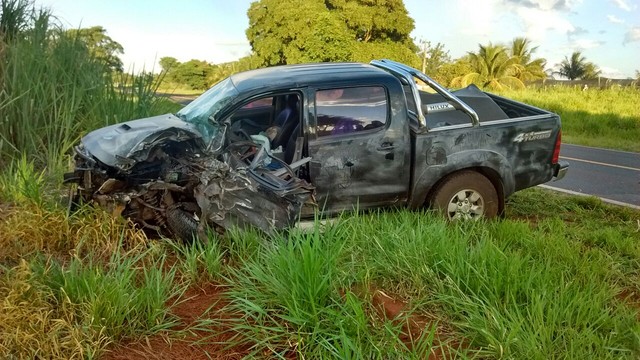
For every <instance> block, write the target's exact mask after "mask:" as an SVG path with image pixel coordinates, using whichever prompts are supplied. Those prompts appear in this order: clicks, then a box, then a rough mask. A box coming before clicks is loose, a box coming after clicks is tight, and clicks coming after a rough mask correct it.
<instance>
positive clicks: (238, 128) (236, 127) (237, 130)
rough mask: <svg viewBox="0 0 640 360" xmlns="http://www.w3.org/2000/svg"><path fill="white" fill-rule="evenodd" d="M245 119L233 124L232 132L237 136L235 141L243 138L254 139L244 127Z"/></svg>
mask: <svg viewBox="0 0 640 360" xmlns="http://www.w3.org/2000/svg"><path fill="white" fill-rule="evenodd" d="M243 121H244V119H241V120H238V121H236V122H234V123H233V124H232V125H231V132H232V133H233V135H234V137H235V138H236V139H233V142H235V141H242V140H247V141H252V139H251V136H250V135H249V134H248V133H247V132H246V131H245V130H244V129H243V128H242V122H243Z"/></svg>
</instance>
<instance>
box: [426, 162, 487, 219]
mask: <svg viewBox="0 0 640 360" xmlns="http://www.w3.org/2000/svg"><path fill="white" fill-rule="evenodd" d="M431 204H432V206H433V207H435V208H436V209H438V210H439V211H441V212H442V213H443V214H444V215H445V216H446V217H447V219H449V220H455V221H457V220H479V219H481V218H493V217H495V216H496V215H498V205H499V199H498V193H497V192H496V189H495V187H494V186H493V184H492V183H491V181H489V179H487V178H486V177H484V176H483V175H481V174H479V173H477V172H475V171H471V170H465V171H460V172H457V173H455V174H453V175H450V176H449V177H447V178H446V179H445V180H444V181H443V182H442V183H441V184H440V185H439V186H438V188H437V189H436V191H435V192H434V193H433V197H432V201H431Z"/></svg>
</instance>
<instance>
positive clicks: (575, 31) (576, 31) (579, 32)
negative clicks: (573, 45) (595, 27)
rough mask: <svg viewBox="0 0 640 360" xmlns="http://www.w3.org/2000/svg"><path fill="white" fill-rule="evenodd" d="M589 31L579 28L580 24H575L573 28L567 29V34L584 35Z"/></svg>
mask: <svg viewBox="0 0 640 360" xmlns="http://www.w3.org/2000/svg"><path fill="white" fill-rule="evenodd" d="M588 33H589V30H587V29H585V28H581V27H580V26H576V27H575V28H574V29H573V30H569V31H567V36H569V38H572V37H574V36H580V35H586V34H588Z"/></svg>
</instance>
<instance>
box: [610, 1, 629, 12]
mask: <svg viewBox="0 0 640 360" xmlns="http://www.w3.org/2000/svg"><path fill="white" fill-rule="evenodd" d="M611 2H612V3H614V4H616V6H617V7H619V8H620V9H622V10H624V11H631V10H632V9H631V6H630V5H629V4H627V2H626V0H611Z"/></svg>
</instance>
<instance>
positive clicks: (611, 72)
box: [600, 66, 626, 79]
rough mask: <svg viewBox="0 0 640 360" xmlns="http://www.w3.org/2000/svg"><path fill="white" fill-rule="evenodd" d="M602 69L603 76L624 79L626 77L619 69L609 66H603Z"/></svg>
mask: <svg viewBox="0 0 640 360" xmlns="http://www.w3.org/2000/svg"><path fill="white" fill-rule="evenodd" d="M600 71H601V72H602V74H601V75H602V77H606V78H609V79H624V78H625V77H626V76H624V74H623V73H622V71H620V70H619V69H616V68H612V67H608V66H603V67H601V68H600Z"/></svg>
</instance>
